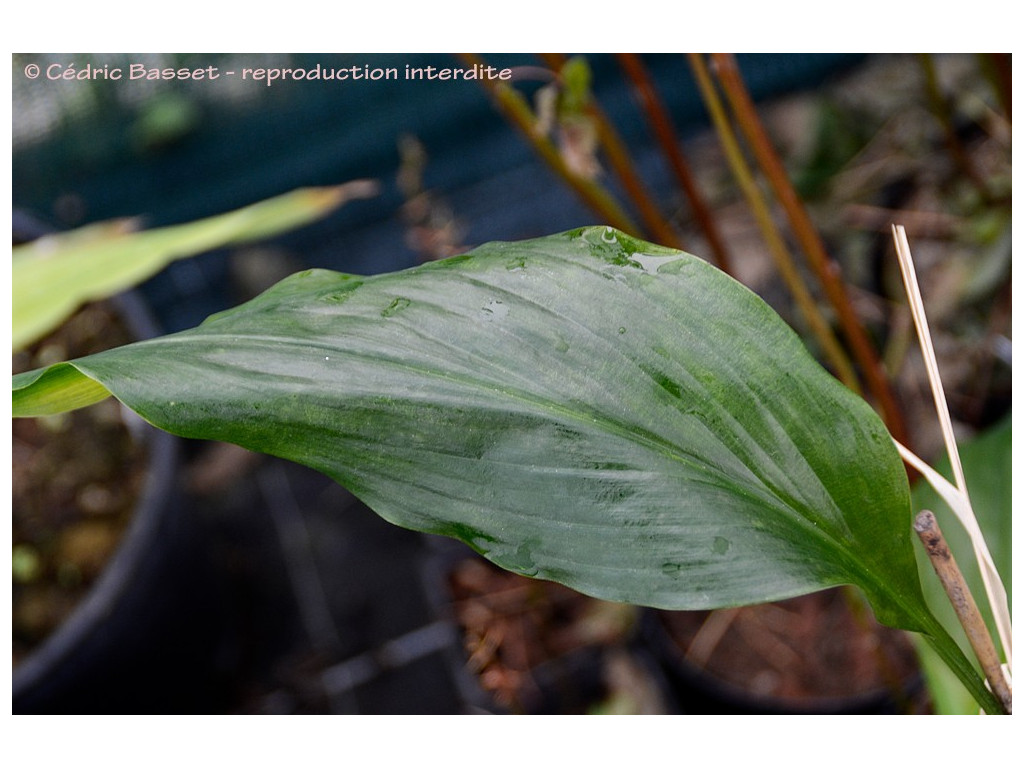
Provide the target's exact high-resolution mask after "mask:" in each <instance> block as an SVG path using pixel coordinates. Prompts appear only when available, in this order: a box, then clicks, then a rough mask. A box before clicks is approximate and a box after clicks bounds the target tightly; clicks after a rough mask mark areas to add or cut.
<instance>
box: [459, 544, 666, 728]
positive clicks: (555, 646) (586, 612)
mask: <svg viewBox="0 0 1024 768" xmlns="http://www.w3.org/2000/svg"><path fill="white" fill-rule="evenodd" d="M447 587H448V590H449V592H450V595H451V598H452V604H451V607H452V609H453V615H454V618H455V621H456V623H457V625H458V630H459V636H460V638H461V642H462V646H463V652H464V655H463V659H464V664H463V669H462V671H463V672H464V673H467V674H469V675H472V676H473V677H474V678H475V680H476V682H477V683H478V685H479V687H480V688H482V689H483V691H484V692H485V693H486V698H488V699H489V700H490V702H493V706H486V707H485V709H487V710H489V711H494V712H509V713H516V714H589V713H622V714H625V713H637V714H639V713H661V712H666V711H669V710H670V703H669V696H668V695H667V693H666V690H665V686H664V684H663V681H662V680H661V679H660V678H659V676H658V674H657V672H656V670H655V669H654V665H653V664H652V663H651V662H650V661H649V659H648V658H646V657H645V656H644V655H643V654H642V653H641V652H640V649H638V648H637V647H636V645H635V644H634V642H633V641H634V638H635V636H636V628H637V624H638V611H637V609H635V608H634V607H633V606H627V605H622V604H617V603H607V602H603V601H600V600H595V599H593V598H589V597H586V596H584V595H581V594H579V593H578V592H575V591H573V590H571V589H569V588H567V587H564V586H562V585H560V584H555V583H552V582H547V581H541V580H537V579H530V578H526V577H524V576H520V575H518V574H514V573H509V572H507V571H503V570H501V569H499V568H497V567H495V566H493V565H492V564H490V563H489V562H487V561H485V560H483V559H482V558H479V557H466V558H463V559H460V560H456V561H454V562H453V564H452V565H451V566H450V567H449V568H448V569H447Z"/></svg>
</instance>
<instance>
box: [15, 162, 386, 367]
mask: <svg viewBox="0 0 1024 768" xmlns="http://www.w3.org/2000/svg"><path fill="white" fill-rule="evenodd" d="M373 189H374V187H373V185H372V184H371V183H369V182H352V183H349V184H345V185H342V186H339V187H325V188H319V189H299V190H295V191H293V192H289V193H287V194H284V195H280V196H278V197H275V198H271V199H270V200H264V201H262V202H259V203H255V204H254V205H250V206H247V207H245V208H240V209H238V210H236V211H232V212H230V213H226V214H222V215H220V216H213V217H210V218H208V219H203V220H201V221H196V222H191V223H188V224H179V225H175V226H170V227H162V228H159V229H151V230H144V231H141V232H135V231H132V230H131V228H130V224H129V223H128V222H108V223H105V224H94V225H90V226H88V227H83V228H82V229H81V230H76V231H72V232H67V233H62V234H59V235H53V236H50V237H45V238H43V239H41V240H37V241H35V242H33V243H29V244H27V245H21V246H18V247H16V248H15V249H14V256H13V261H12V267H11V282H12V288H13V291H12V295H13V308H12V328H13V334H12V335H13V345H14V349H16V350H17V349H21V348H23V347H25V346H27V345H28V344H31V343H32V342H34V341H36V340H38V339H40V338H42V337H43V336H45V335H46V334H47V333H48V332H50V331H52V330H53V329H54V328H56V327H57V326H58V325H60V323H61V322H63V321H64V320H66V319H67V318H68V317H69V316H70V315H71V314H72V313H73V312H74V311H75V310H76V309H78V307H80V306H81V305H82V304H83V303H85V302H87V301H95V300H97V299H103V298H107V297H109V296H113V295H114V294H116V293H120V292H121V291H123V290H126V289H128V288H130V287H133V286H135V285H137V284H139V283H141V282H142V281H143V280H146V279H148V278H150V277H152V276H153V275H155V274H156V273H157V272H159V271H160V270H161V269H163V268H164V267H165V266H167V265H168V264H169V263H171V262H172V261H175V260H177V259H182V258H186V257H189V256H194V255H196V254H199V253H203V252H204V251H209V250H212V249H214V248H221V247H223V246H226V245H230V244H236V243H240V242H247V241H253V240H259V239H261V238H266V237H271V236H273V235H277V234H280V233H281V232H285V231H287V230H289V229H293V228H295V227H298V226H301V225H303V224H308V223H309V222H311V221H314V220H315V219H318V218H320V217H322V216H324V215H326V214H327V213H328V212H330V211H331V210H333V209H334V208H337V207H338V206H339V205H341V204H342V203H343V202H344V201H346V200H348V199H351V198H352V197H365V196H367V195H368V194H370V193H371V192H372V191H373Z"/></svg>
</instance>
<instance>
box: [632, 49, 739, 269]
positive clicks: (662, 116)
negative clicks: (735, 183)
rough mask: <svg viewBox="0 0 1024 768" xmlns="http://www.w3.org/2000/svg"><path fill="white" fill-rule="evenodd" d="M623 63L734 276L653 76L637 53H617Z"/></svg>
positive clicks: (714, 248)
mask: <svg viewBox="0 0 1024 768" xmlns="http://www.w3.org/2000/svg"><path fill="white" fill-rule="evenodd" d="M616 57H617V58H618V61H619V64H620V66H621V67H622V69H623V70H624V71H625V73H626V75H627V76H628V77H629V79H630V81H631V82H632V84H633V91H634V93H635V94H636V98H637V100H638V101H639V102H640V106H641V108H642V109H643V110H644V113H645V114H646V115H647V120H648V122H649V123H650V124H651V128H652V129H653V130H654V134H655V137H656V138H657V140H658V143H659V144H660V145H661V150H662V152H664V153H665V157H666V158H667V159H668V162H669V166H670V167H671V169H672V172H673V173H674V174H675V177H676V181H677V183H678V184H679V188H680V190H682V192H683V194H685V195H686V199H687V200H688V201H689V203H690V209H691V210H692V211H693V216H694V218H695V219H696V220H697V224H698V225H699V226H700V228H701V231H703V233H704V237H705V238H706V239H707V241H708V246H709V247H710V248H711V253H712V254H713V255H714V258H715V262H716V263H717V264H718V267H719V268H720V269H721V270H722V271H723V272H725V273H726V274H729V275H731V274H733V270H732V260H731V259H730V258H729V250H728V248H727V247H726V245H725V239H724V238H723V237H722V235H721V233H720V232H719V230H718V224H717V223H716V222H715V218H714V216H713V215H712V213H711V208H710V207H709V206H708V204H707V203H706V202H705V201H704V196H703V195H702V194H701V191H700V187H699V186H698V184H697V180H696V178H695V177H694V175H693V173H692V172H691V170H690V165H689V163H688V162H687V160H686V157H685V156H684V155H683V152H682V150H681V149H680V148H679V142H678V139H677V137H676V129H675V127H674V126H673V124H672V118H671V117H670V116H669V113H668V110H667V109H665V105H664V104H663V103H662V101H661V98H660V97H659V96H658V91H657V89H656V88H655V86H654V82H653V80H652V79H651V76H650V75H649V74H648V73H647V69H646V68H645V67H644V65H643V62H642V61H641V60H640V57H639V56H637V55H636V54H635V53H619V54H616Z"/></svg>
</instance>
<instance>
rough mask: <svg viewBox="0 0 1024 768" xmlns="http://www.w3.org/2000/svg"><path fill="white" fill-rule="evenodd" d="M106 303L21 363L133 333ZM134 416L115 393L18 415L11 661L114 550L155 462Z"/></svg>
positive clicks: (58, 619) (74, 353)
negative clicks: (54, 412) (57, 410)
mask: <svg viewBox="0 0 1024 768" xmlns="http://www.w3.org/2000/svg"><path fill="white" fill-rule="evenodd" d="M132 339H133V336H132V334H131V332H130V331H129V329H128V328H127V327H126V325H125V323H124V322H123V320H122V319H121V317H120V315H119V313H118V312H117V311H116V310H115V309H114V308H113V306H112V305H110V304H107V303H101V304H93V305H89V306H87V307H85V308H83V309H82V310H80V311H79V312H78V313H76V314H75V315H74V316H73V317H72V318H71V319H70V320H69V321H68V322H67V323H65V324H64V325H63V326H62V327H61V328H60V329H59V330H58V331H56V332H55V333H54V334H53V335H51V336H50V337H49V338H47V339H45V340H43V341H41V342H39V343H37V344H35V345H34V346H33V347H31V348H30V349H28V350H25V351H23V352H20V353H17V354H15V355H14V356H13V361H12V366H13V370H14V373H19V372H21V371H27V370H32V369H34V368H38V367H41V366H43V365H47V364H49V363H52V362H55V361H58V360H67V359H71V358H74V357H79V356H82V355H87V354H92V353H94V352H99V351H101V350H103V349H108V348H110V347H113V346H116V345H120V344H124V343H128V342H130V341H131V340H132ZM131 418H133V417H131V416H130V415H128V414H126V413H125V412H124V410H123V409H122V408H121V406H120V405H119V404H118V403H117V402H116V401H115V400H113V399H112V398H111V399H108V400H106V401H104V402H102V403H99V404H97V405H95V406H93V407H90V408H85V409H82V410H79V411H74V412H72V413H69V414H64V415H61V416H57V417H51V418H46V419H15V420H14V422H13V426H12V431H13V444H12V452H13V462H12V485H13V503H12V565H13V574H12V575H13V589H12V628H13V648H12V662H13V665H14V666H17V665H18V664H19V663H20V662H21V661H22V660H23V659H25V658H26V657H27V656H28V655H29V654H30V653H31V652H32V651H33V650H34V649H35V648H36V647H38V646H39V645H40V644H41V643H42V642H44V641H45V640H46V638H47V637H49V636H50V635H51V634H52V633H53V632H54V631H55V630H56V629H57V628H58V627H59V626H60V625H61V624H62V623H63V622H64V620H65V619H66V618H67V617H68V616H69V615H70V614H71V613H72V611H73V610H74V608H75V606H76V605H77V604H78V603H79V602H80V601H81V600H82V598H83V597H84V596H85V595H86V594H87V593H88V592H89V589H90V588H91V587H92V585H93V584H94V583H95V581H96V580H97V579H98V577H99V575H100V573H102V571H103V569H104V566H105V564H106V562H107V561H108V559H109V558H110V557H111V556H112V555H113V553H114V552H115V551H116V549H117V547H118V544H119V543H120V541H121V539H122V537H123V535H124V533H125V531H126V529H127V527H128V524H129V522H130V521H131V517H132V512H133V510H134V508H135V505H136V502H137V500H138V498H139V496H140V494H141V493H142V489H143V485H144V481H145V478H146V467H147V462H148V456H147V451H146V449H145V445H144V443H143V442H142V441H140V440H138V439H136V436H135V435H133V433H132V429H131V426H130V425H131V423H132V422H131V421H130V419H131Z"/></svg>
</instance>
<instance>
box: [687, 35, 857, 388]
mask: <svg viewBox="0 0 1024 768" xmlns="http://www.w3.org/2000/svg"><path fill="white" fill-rule="evenodd" d="M688 57H689V61H690V65H691V67H692V68H693V72H694V76H695V77H696V79H697V85H698V87H699V88H700V91H701V94H702V95H703V97H704V103H705V104H706V105H707V107H708V111H709V112H710V113H711V119H712V122H713V123H714V126H715V130H716V131H717V132H718V137H719V140H720V141H721V143H722V149H723V151H724V152H725V157H726V160H727V162H728V163H729V166H730V168H731V169H732V172H733V175H734V176H735V177H736V181H737V183H738V184H739V186H740V189H741V190H742V191H743V194H744V196H745V197H746V198H747V203H748V204H749V205H750V209H751V211H752V212H753V214H754V217H755V219H756V220H757V223H758V226H759V227H760V229H761V233H762V235H763V237H764V239H765V241H766V242H767V244H768V249H769V251H770V252H771V254H772V257H773V258H774V259H775V264H776V266H777V267H778V270H779V274H780V275H781V276H782V279H783V281H784V282H785V283H786V286H787V287H788V288H789V291H790V293H791V294H792V296H793V299H794V301H796V303H797V306H798V307H799V309H800V312H801V314H802V315H803V317H804V320H805V321H806V322H807V324H808V326H809V328H810V331H811V333H812V334H813V335H814V337H815V338H816V339H817V340H818V343H819V344H820V345H821V348H822V351H823V352H824V354H825V357H826V358H827V359H828V361H829V362H830V363H831V365H832V367H833V369H834V370H835V373H836V376H837V377H838V378H839V380H840V381H842V382H843V383H844V384H845V385H846V386H847V387H849V388H850V389H851V390H853V391H854V392H859V391H860V384H859V382H858V380H857V374H856V373H855V372H854V370H853V365H852V364H851V363H850V359H849V358H848V357H847V355H846V353H845V352H844V351H843V348H842V346H841V345H840V344H839V342H838V340H837V339H836V337H835V334H833V332H832V329H831V328H830V327H829V325H828V322H826V320H825V318H824V317H823V316H822V314H821V311H820V310H819V309H818V306H817V305H816V304H815V302H814V298H813V297H812V296H811V292H810V291H809V290H808V288H807V285H806V283H805V282H804V280H803V278H802V277H801V275H800V272H799V271H798V270H797V268H796V265H795V264H794V262H793V258H792V256H791V255H790V253H789V250H788V249H787V248H786V245H785V243H784V241H783V239H782V236H781V235H780V234H779V232H778V229H777V228H776V226H775V223H774V222H773V221H772V215H771V211H770V210H769V209H768V204H767V203H766V202H765V200H764V197H763V195H762V194H761V190H760V189H759V188H758V186H757V182H756V181H754V178H753V176H752V174H751V172H750V169H749V168H748V167H747V163H746V160H745V159H744V157H743V151H742V150H741V149H740V145H739V142H738V140H737V138H736V135H735V134H734V133H733V131H732V128H731V127H730V126H729V119H728V117H727V116H726V113H725V108H724V106H723V105H722V102H721V100H720V99H719V98H718V94H717V93H716V92H715V88H714V85H713V84H712V82H711V76H710V74H709V73H708V70H707V67H706V66H705V64H704V60H703V59H702V58H701V56H700V54H694V53H691V54H688Z"/></svg>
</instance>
